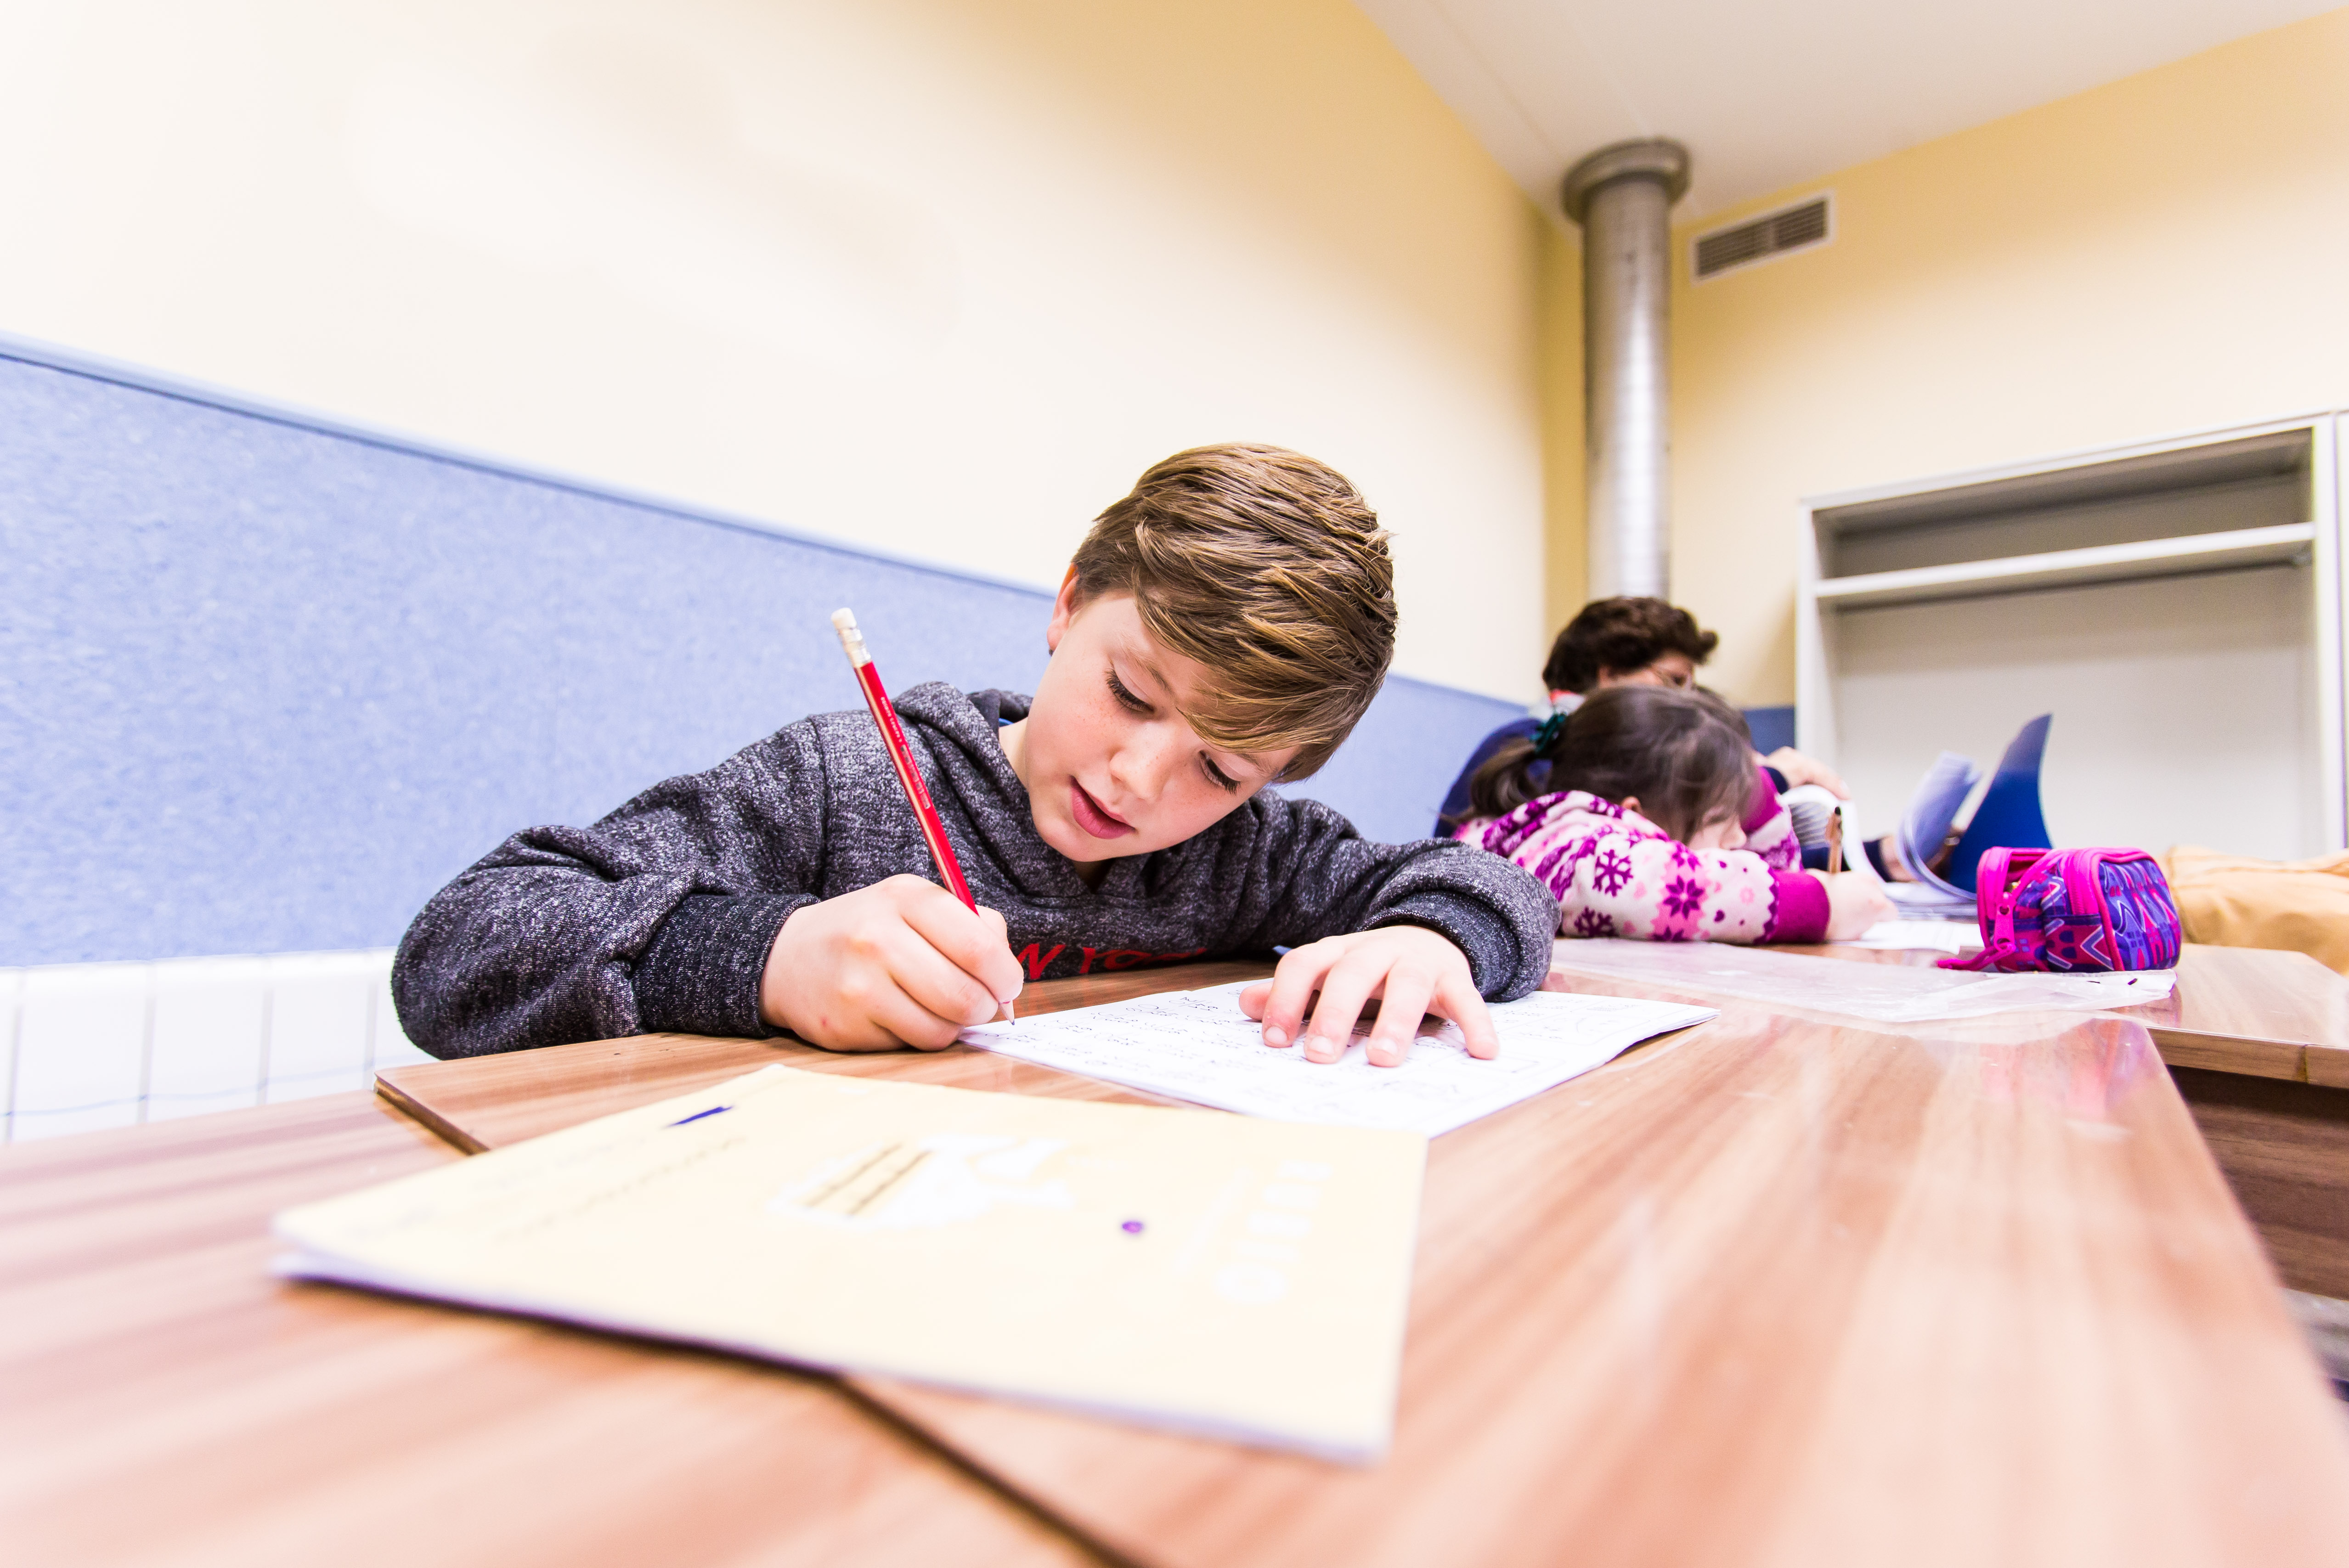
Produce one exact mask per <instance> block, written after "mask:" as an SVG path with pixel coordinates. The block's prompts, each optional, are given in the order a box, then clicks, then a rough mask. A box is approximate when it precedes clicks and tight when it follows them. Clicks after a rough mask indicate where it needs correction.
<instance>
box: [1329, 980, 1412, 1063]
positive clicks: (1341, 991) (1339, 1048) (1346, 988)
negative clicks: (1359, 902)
mask: <svg viewBox="0 0 2349 1568" xmlns="http://www.w3.org/2000/svg"><path fill="white" fill-rule="evenodd" d="M1385 978H1386V970H1385V967H1384V965H1381V964H1380V963H1379V962H1378V961H1377V960H1375V959H1370V958H1362V957H1359V956H1357V955H1356V954H1347V955H1346V956H1345V957H1343V958H1340V960H1338V962H1337V964H1336V965H1333V966H1332V967H1331V969H1330V972H1329V973H1328V974H1327V975H1322V976H1321V995H1320V996H1319V999H1317V1000H1316V1001H1315V1002H1314V1004H1313V1020H1312V1022H1310V1023H1309V1024H1307V1025H1306V1026H1305V1057H1306V1059H1307V1060H1308V1061H1316V1062H1334V1061H1336V1060H1337V1059H1338V1058H1339V1057H1341V1056H1344V1055H1345V1054H1346V1047H1348V1046H1349V1045H1350V1044H1352V1043H1353V1038H1354V1024H1355V1021H1356V1020H1357V1019H1359V1018H1360V1017H1361V1016H1362V1006H1363V1004H1365V1003H1367V1002H1368V1001H1369V1000H1370V999H1371V993H1372V992H1374V991H1376V990H1377V989H1378V986H1379V982H1380V981H1381V980H1383V979H1385ZM1412 1016H1413V1019H1414V1020H1416V1019H1417V1018H1418V1016H1419V1015H1418V1014H1416V1013H1414V1014H1413V1015H1412Z"/></svg>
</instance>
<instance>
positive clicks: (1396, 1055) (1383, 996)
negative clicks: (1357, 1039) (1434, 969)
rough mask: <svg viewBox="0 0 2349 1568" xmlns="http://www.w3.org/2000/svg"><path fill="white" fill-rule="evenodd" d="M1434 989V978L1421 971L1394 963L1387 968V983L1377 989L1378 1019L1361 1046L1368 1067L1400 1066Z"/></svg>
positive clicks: (1408, 1051)
mask: <svg viewBox="0 0 2349 1568" xmlns="http://www.w3.org/2000/svg"><path fill="white" fill-rule="evenodd" d="M1434 992H1435V981H1434V977H1433V975H1429V974H1427V973H1426V972H1425V971H1423V970H1421V969H1416V968H1410V967H1406V966H1404V965H1396V966H1395V967H1393V968H1392V969H1390V970H1388V971H1387V975H1386V983H1385V985H1382V986H1381V987H1380V990H1379V1021H1378V1023H1377V1024H1376V1025H1374V1026H1372V1027H1371V1037H1370V1039H1369V1040H1368V1041H1367V1042H1366V1043H1365V1045H1364V1047H1363V1049H1364V1053H1365V1054H1366V1055H1367V1056H1368V1057H1370V1060H1371V1066H1372V1067H1374V1068H1399V1067H1401V1066H1402V1064H1403V1058H1404V1057H1408V1056H1410V1055H1411V1043H1412V1041H1413V1039H1415V1038H1417V1037H1418V1035H1419V1020H1420V1019H1421V1018H1422V1017H1423V1016H1425V1015H1426V1013H1427V1004H1428V1000H1429V998H1430V997H1432V996H1433V995H1434Z"/></svg>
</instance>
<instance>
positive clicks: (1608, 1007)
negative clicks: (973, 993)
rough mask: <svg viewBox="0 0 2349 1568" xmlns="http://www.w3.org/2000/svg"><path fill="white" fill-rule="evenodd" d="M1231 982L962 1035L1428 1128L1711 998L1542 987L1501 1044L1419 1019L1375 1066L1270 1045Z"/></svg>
mask: <svg viewBox="0 0 2349 1568" xmlns="http://www.w3.org/2000/svg"><path fill="white" fill-rule="evenodd" d="M1239 990H1240V987H1239V986H1237V985H1222V986H1216V987H1213V988H1211V989H1208V990H1204V991H1178V992H1171V993H1165V994H1162V995H1155V996H1142V997H1137V998H1135V999H1134V1000H1133V1001H1130V1002H1112V1003H1110V1004H1108V1005H1107V1006H1099V1007H1082V1008H1079V1009H1077V1010H1075V1011H1073V1012H1068V1013H1054V1014H1049V1015H1047V1016H1043V1017H1038V1018H1030V1019H1026V1020H1023V1021H1022V1022H1020V1023H1019V1024H1017V1025H1010V1024H988V1025H982V1026H979V1027H978V1028H975V1029H968V1030H966V1031H965V1032H964V1034H963V1036H962V1038H963V1040H964V1042H965V1043H966V1044H968V1045H973V1046H978V1047H984V1048H985V1049H988V1050H991V1051H998V1052H1000V1053H1002V1054H1003V1055H1006V1056H1012V1057H1019V1058H1020V1059H1021V1060H1023V1061H1031V1062H1035V1063H1037V1064H1039V1065H1040V1066H1043V1067H1050V1068H1060V1069H1061V1070H1062V1071H1063V1072H1072V1073H1079V1074H1081V1075H1083V1076H1084V1077H1087V1078H1104V1079H1107V1080H1108V1081H1110V1082H1112V1083H1120V1084H1124V1085H1126V1086H1127V1087H1128V1088H1140V1089H1147V1090H1149V1091H1151V1092H1153V1093H1155V1094H1164V1095H1169V1096H1172V1097H1173V1098H1174V1099H1187V1100H1190V1101H1192V1102H1194V1103H1195V1104H1199V1105H1211V1106H1216V1107H1219V1108H1221V1109H1226V1110H1237V1111H1240V1112H1242V1113H1244V1114H1247V1115H1250V1116H1263V1117H1270V1118H1274V1119H1278V1120H1283V1121H1316V1122H1326V1123H1332V1124H1336V1125H1340V1126H1347V1127H1380V1128H1395V1129H1400V1130H1407V1131H1413V1132H1421V1133H1424V1134H1426V1135H1427V1136H1429V1137H1431V1138H1432V1137H1433V1136H1435V1135H1436V1134H1437V1133H1441V1132H1448V1131H1450V1130H1452V1129H1454V1128H1455V1127H1459V1126H1463V1125H1464V1124H1465V1123H1467V1122H1471V1121H1474V1120H1475V1119H1477V1118H1479V1117H1484V1116H1489V1115H1491V1114H1492V1113H1493V1112H1495V1111H1496V1110H1500V1109H1505V1108H1506V1107H1508V1106H1511V1105H1515V1104H1516V1102H1517V1101H1519V1100H1521V1099H1526V1098H1528V1097H1530V1096H1532V1095H1536V1094H1539V1093H1540V1092H1541V1091H1542V1090H1544V1089H1546V1088H1553V1087H1554V1086H1556V1085H1557V1084H1560V1083H1563V1082H1565V1081H1566V1080H1567V1079H1568V1078H1573V1077H1575V1076H1576V1075H1578V1074H1580V1073H1586V1072H1588V1071H1589V1070H1590V1069H1592V1068H1596V1067H1599V1066H1602V1065H1604V1064H1605V1063H1607V1062H1609V1061H1611V1060H1613V1059H1614V1058H1615V1057H1617V1056H1619V1055H1620V1054H1621V1053H1622V1052H1623V1051H1625V1050H1627V1049H1628V1048H1630V1047H1632V1046H1634V1045H1637V1044H1638V1043H1639V1042H1640V1041H1641V1040H1644V1039H1648V1038H1650V1037H1653V1036H1656V1035H1660V1034H1663V1033H1665V1032H1666V1031H1668V1030H1672V1029H1680V1028H1685V1027H1687V1026H1689V1025H1692V1024H1699V1023H1702V1022H1703V1021H1705V1020H1706V1019H1708V1018H1711V1017H1713V1016H1714V1015H1713V1011H1712V1010H1711V1009H1709V1008H1704V1007H1687V1006H1678V1005H1676V1004H1672V1003H1667V1002H1647V1001H1640V1000H1637V999H1635V998H1631V997H1624V996H1586V995H1568V994H1566V993H1561V992H1547V991H1545V992H1537V993H1536V994H1535V995H1531V996H1527V997H1526V998H1524V999H1523V1000H1521V1001H1516V1002H1507V1003H1503V1004H1501V1005H1500V1006H1495V1007H1494V1008H1493V1024H1494V1027H1495V1032H1496V1033H1497V1034H1498V1035H1499V1037H1500V1041H1501V1054H1500V1055H1499V1057H1496V1058H1495V1059H1493V1060H1489V1061H1479V1060H1477V1059H1476V1058H1475V1057H1471V1056H1470V1055H1469V1054H1468V1051H1467V1047H1466V1043H1465V1041H1464V1039H1463V1038H1462V1037H1461V1034H1460V1031H1459V1028H1458V1027H1457V1026H1454V1025H1453V1024H1450V1023H1445V1024H1443V1025H1442V1026H1440V1027H1430V1026H1423V1028H1422V1030H1421V1033H1420V1036H1419V1037H1418V1039H1417V1040H1416V1041H1415V1042H1414V1043H1413V1047H1412V1052H1411V1057H1410V1059H1409V1060H1408V1061H1406V1062H1405V1063H1404V1064H1403V1065H1402V1067H1399V1068H1374V1067H1372V1066H1371V1065H1370V1061H1369V1058H1368V1057H1367V1056H1366V1055H1365V1052H1364V1049H1363V1046H1362V1041H1361V1032H1360V1031H1358V1032H1357V1035H1356V1038H1355V1040H1354V1042H1353V1043H1352V1045H1351V1046H1350V1047H1348V1049H1347V1051H1346V1054H1345V1056H1344V1057H1341V1058H1340V1059H1339V1060H1338V1061H1336V1062H1330V1063H1322V1062H1310V1061H1308V1060H1306V1059H1305V1057H1304V1056H1303V1055H1302V1054H1301V1053H1300V1052H1299V1051H1298V1050H1296V1049H1295V1048H1293V1047H1292V1048H1289V1049H1286V1050H1275V1049H1273V1048H1272V1047H1268V1046H1267V1045H1266V1044H1265V1043H1264V1037H1263V1027H1262V1026H1261V1025H1259V1024H1258V1023H1257V1022H1256V1020H1254V1019H1252V1018H1250V1017H1248V1016H1247V1015H1246V1014H1244V1013H1242V1012H1241V1011H1240V1009H1239V1003H1238V995H1239Z"/></svg>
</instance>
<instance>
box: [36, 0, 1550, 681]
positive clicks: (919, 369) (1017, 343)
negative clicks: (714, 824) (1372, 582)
mask: <svg viewBox="0 0 2349 1568" xmlns="http://www.w3.org/2000/svg"><path fill="white" fill-rule="evenodd" d="M0 214H5V238H0V332H6V333H13V334H17V335H24V336H28V337H33V338H37V339H45V340H47V341H51V342H56V343H60V344H64V345H67V346H72V347H76V348H79V349H83V350H88V351H92V352H96V353H100V354H105V355H110V356H117V357H119V358H122V359H125V360H129V361H132V362H135V363H138V364H142V365H146V366H154V367H158V368H160V369H163V370H167V371H171V372H175V373H178V374H181V375H185V376H191V377H199V378H202V379H205V380H210V381H213V382H216V383H221V384H224V385H226V386H229V387H236V388H240V389H243V390H245V391H248V392H252V393H256V394H259V395H262V396H264V397H274V398H279V399H285V400H289V401H292V402H295V403H297V404H302V405H305V406H309V407H315V408H317V409H320V410H324V411H326V412H329V413H332V414H335V415H338V416H341V417H344V418H352V419H357V420H360V421H366V422H373V423H377V424H381V425H387V426H390V427H393V428H398V429H403V430H407V431H411V432H415V433H418V434H420V435H423V436H426V437H428V438H437V439H440V440H444V441H450V442H456V443H459V444H461V445H464V446H468V447H471V448H475V449H482V450H485V451H488V452H491V453H494V454H498V455H501V456H504V457H507V458H510V459H517V460H521V461H524V462H528V463H533V464H538V465H543V466H548V467H552V468H555V469H563V470H568V471H571V472H574V473H578V474H581V475H584V476H587V477H591V478H596V479H601V480H607V481H612V482H616V483H620V484H624V485H627V486H632V487H636V488H639V489H644V490H652V491H655V492H658V493H664V494H667V495H672V496H676V497H678V498H681V499H685V500H690V501H698V502H700V503H703V504H707V505H712V506H716V507H719V508H724V509H728V510H730V511H739V512H743V513H747V514H750V515H752V516H757V517H761V518H766V519H770V520H772V521H777V522H780V523H782V524H785V525H788V526H790V527H792V528H795V529H800V530H804V531H814V532H819V533H826V534H832V535H835V536H841V537H844V538H847V539H850V540H854V541H858V542H866V543H870V544H872V545H875V546H878V547H882V548H885V549H888V550H891V551H894V552H900V553H904V554H910V555H915V556H919V557H924V558H928V559H934V560H938V561H941V562H948V563H953V564H958V565H962V566H967V567H971V568H976V569H979V570H983V571H987V572H990V573H996V574H999V575H1004V576H1009V577H1013V578H1018V579H1022V580H1025V581H1028V582H1031V583H1039V584H1050V583H1053V582H1056V581H1057V579H1058V576H1059V573H1060V570H1061V566H1062V564H1063V563H1064V562H1066V560H1067V558H1068V553H1069V552H1070V549H1071V546H1072V545H1073V544H1074V542H1075V541H1076V540H1077V538H1078V537H1079V535H1080V534H1081V531H1082V529H1083V526H1084V524H1085V521H1086V520H1088V519H1089V518H1090V517H1092V515H1093V513H1094V512H1096V511H1099V510H1100V509H1101V508H1102V506H1103V505H1105V504H1106V503H1107V502H1109V501H1110V500H1113V499H1115V498H1116V497H1117V496H1118V495H1120V494H1122V493H1123V491H1124V490H1125V488H1126V487H1127V486H1128V485H1129V484H1130V483H1131V482H1132V480H1133V477H1134V476H1135V475H1136V474H1137V473H1138V472H1139V471H1140V470H1141V469H1143V467H1144V466H1145V465H1146V464H1148V463H1149V462H1151V461H1153V460H1154V459H1157V458H1159V457H1162V456H1164V455H1165V454H1166V453H1167V452H1170V451H1172V450H1174V449H1178V448H1181V447H1185V446H1189V445H1193V444H1195V443H1198V442H1203V441H1211V440H1224V439H1232V438H1257V439H1266V440H1272V441H1278V442H1281V443H1284V444H1288V445H1291V446H1295V447H1298V448H1300V449H1304V450H1306V451H1309V452H1312V453H1314V454H1315V455H1317V456H1319V457H1321V458H1323V459H1326V460H1328V461H1330V462H1332V463H1334V464H1336V465H1337V466H1339V467H1340V468H1341V469H1345V470H1346V471H1347V472H1348V473H1350V475H1352V476H1353V478H1354V479H1355V480H1357V481H1358V482H1359V483H1360V484H1361V485H1362V487H1363V488H1364V489H1365V490H1367V491H1368V492H1369V494H1370V496H1371V500H1372V501H1373V503H1374V504H1376V505H1378V506H1379V507H1380V509H1381V512H1382V513H1383V514H1384V516H1385V518H1386V519H1387V521H1389V523H1390V524H1391V526H1392V527H1393V528H1394V529H1395V531H1397V533H1398V535H1399V542H1398V554H1399V556H1400V560H1401V566H1402V571H1401V583H1402V588H1401V593H1402V606H1403V623H1402V650H1401V654H1400V657H1399V659H1398V668H1399V669H1401V670H1402V671H1404V672H1406V673H1410V674H1415V675H1420V676H1428V677H1431V678H1434V679H1439V680H1446V681H1451V682H1454V683H1456V684H1459V685H1464V686H1473V687H1478V688H1482V689H1485V690H1490V691H1494V692H1495V693H1498V694H1501V695H1506V696H1527V695H1531V692H1532V690H1533V688H1534V687H1535V686H1536V685H1537V682H1536V678H1535V672H1536V671H1537V669H1538V667H1539V664H1540V659H1541V652H1542V648H1543V645H1544V637H1545V634H1546V631H1547V624H1548V620H1549V616H1548V614H1547V610H1546V607H1545V603H1544V583H1543V577H1542V573H1541V571H1540V570H1539V568H1538V565H1537V562H1538V560H1539V557H1540V554H1541V552H1542V548H1543V540H1544V529H1545V518H1544V511H1543V508H1544V488H1543V464H1544V461H1545V456H1546V454H1545V450H1544V426H1543V418H1542V408H1541V386H1540V380H1541V374H1540V366H1539V365H1538V364H1537V339H1538V335H1539V332H1540V313H1541V309H1542V287H1541V281H1540V280H1541V276H1542V273H1541V268H1542V266H1543V265H1544V256H1545V254H1546V252H1545V249H1544V247H1545V246H1551V247H1554V246H1555V244H1556V240H1555V237H1554V236H1550V235H1547V233H1546V230H1547V225H1546V223H1545V222H1544V221H1543V220H1542V218H1541V217H1540V216H1539V215H1538V214H1537V212H1536V211H1535V210H1534V209H1533V207H1532V205H1531V204H1530V203H1529V202H1528V201H1526V199H1525V197H1524V196H1523V195H1522V194H1521V193H1520V192H1519V191H1517V190H1516V188H1515V187H1514V186H1512V185H1511V184H1510V182H1509V181H1508V180H1507V178H1506V176H1505V175H1504V174H1503V173H1502V172H1501V170H1500V169H1499V168H1498V166H1496V165H1495V163H1494V161H1493V160H1492V159H1491V158H1490V157H1489V156H1487V155H1486V154H1485V152H1484V151H1483V150H1482V149H1481V148H1479V147H1478V146H1477V145H1476V144H1475V141H1474V140H1473V139H1472V138H1471V137H1470V136H1469V135H1468V133H1467V132H1466V131H1465V130H1464V129H1463V128H1462V126H1461V125H1460V124H1459V122H1458V121H1457V120H1456V119H1454V116H1453V115H1452V114H1451V112H1450V111H1449V110H1447V109H1446V108H1444V106H1443V105H1442V104H1441V103H1440V102H1439V101H1438V100H1437V99H1436V98H1435V96H1434V95H1433V92H1431V91H1430V90H1429V89H1428V88H1427V87H1426V85H1425V84H1424V83H1423V82H1422V81H1421V80H1420V79H1419V77H1418V76H1417V75H1416V73H1415V72H1413V70H1412V68H1411V67H1410V66H1409V65H1408V64H1407V63H1406V62H1405V61H1404V60H1403V59H1402V57H1401V56H1400V55H1398V54H1397V53H1396V52H1395V51H1394V49H1393V48H1392V46H1390V45H1389V44H1388V43H1387V42H1386V40H1385V39H1384V37H1383V36H1381V35H1380V34H1379V32H1378V31H1377V30H1376V29H1375V28H1374V27H1373V26H1371V23H1370V22H1369V21H1367V20H1366V19H1365V18H1364V17H1363V16H1362V15H1361V13H1359V12H1358V11H1357V10H1356V9H1355V8H1354V7H1353V6H1352V5H1349V4H1347V3H1346V0H1278V3H1277V4H1275V3H1267V0H1118V3H1117V4H1114V5H1104V4H1100V3H1099V0H990V3H989V4H986V5H974V4H971V3H969V0H584V3H583V0H461V3H460V0H341V3H338V4H333V5H319V4H316V0H301V3H295V0H83V3H79V4H75V5H57V4H54V3H52V0H0ZM1553 259H1554V258H1553ZM1577 489H1578V484H1577Z"/></svg>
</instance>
